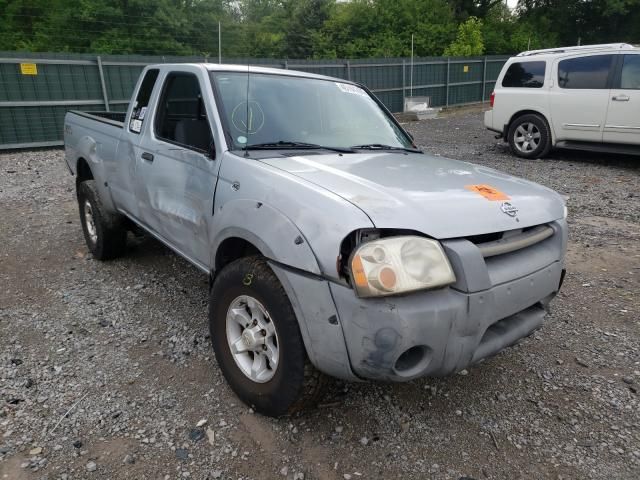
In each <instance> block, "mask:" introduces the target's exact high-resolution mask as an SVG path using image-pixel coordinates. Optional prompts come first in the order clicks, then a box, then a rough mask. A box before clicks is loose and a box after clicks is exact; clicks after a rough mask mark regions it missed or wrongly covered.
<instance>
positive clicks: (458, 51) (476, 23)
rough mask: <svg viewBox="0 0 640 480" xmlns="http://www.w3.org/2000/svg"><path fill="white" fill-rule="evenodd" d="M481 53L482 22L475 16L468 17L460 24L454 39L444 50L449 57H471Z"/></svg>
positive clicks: (482, 48) (482, 43)
mask: <svg viewBox="0 0 640 480" xmlns="http://www.w3.org/2000/svg"><path fill="white" fill-rule="evenodd" d="M483 53H484V40H483V39H482V22H481V21H480V20H478V19H477V18H476V17H469V18H468V19H467V21H465V22H464V23H461V24H460V26H459V27H458V35H457V36H456V39H455V40H454V41H453V42H452V43H451V44H450V45H449V46H448V47H447V48H446V49H445V51H444V54H445V55H448V56H450V57H473V56H475V55H482V54H483Z"/></svg>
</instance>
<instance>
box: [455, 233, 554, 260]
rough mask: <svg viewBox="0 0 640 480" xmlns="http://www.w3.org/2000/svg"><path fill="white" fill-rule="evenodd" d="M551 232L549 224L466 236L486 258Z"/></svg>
mask: <svg viewBox="0 0 640 480" xmlns="http://www.w3.org/2000/svg"><path fill="white" fill-rule="evenodd" d="M553 234H554V229H553V228H552V227H551V226H549V225H537V226H534V227H528V228H522V229H519V230H509V231H507V232H498V233H490V234H487V235H476V236H474V237H467V240H469V241H470V242H472V243H474V244H475V245H476V246H477V247H478V249H479V250H480V253H481V254H482V256H483V257H485V258H488V257H495V256H497V255H504V254H506V253H511V252H516V251H518V250H522V249H523V248H527V247H530V246H532V245H535V244H536V243H540V242H542V241H543V240H546V239H547V238H549V237H551V236H552V235H553Z"/></svg>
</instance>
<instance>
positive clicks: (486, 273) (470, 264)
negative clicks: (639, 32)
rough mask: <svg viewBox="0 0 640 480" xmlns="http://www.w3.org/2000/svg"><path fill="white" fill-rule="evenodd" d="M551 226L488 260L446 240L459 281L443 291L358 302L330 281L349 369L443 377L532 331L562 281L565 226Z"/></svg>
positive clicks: (378, 376) (364, 374)
mask: <svg viewBox="0 0 640 480" xmlns="http://www.w3.org/2000/svg"><path fill="white" fill-rule="evenodd" d="M554 229H556V235H554V236H553V237H551V238H549V239H547V240H545V241H544V242H542V243H540V244H537V245H535V246H534V247H530V248H528V249H525V250H523V251H520V252H514V253H511V254H508V255H504V256H502V257H495V258H492V259H483V258H481V257H480V256H479V254H478V253H477V252H476V250H477V249H475V247H470V246H469V245H470V244H468V242H466V241H457V240H456V241H452V242H443V245H444V246H445V249H446V250H447V251H448V254H449V258H450V259H452V266H453V268H454V271H455V272H456V277H457V278H458V282H456V284H454V285H452V286H451V287H448V288H443V289H439V290H432V291H424V292H417V293H412V294H409V295H405V296H399V297H386V298H374V299H372V298H367V299H361V298H358V297H356V296H355V295H354V292H353V290H351V289H349V288H347V287H344V286H340V285H337V284H331V285H330V288H331V293H332V296H333V300H334V302H335V305H336V310H337V312H338V316H339V319H340V323H341V325H342V330H343V333H344V338H345V344H346V347H347V350H348V354H349V360H350V363H351V369H352V371H353V372H354V373H355V374H356V375H357V376H358V377H360V378H366V379H374V380H392V381H408V380H411V379H414V378H417V377H421V376H426V375H429V376H443V375H448V374H451V373H455V372H457V371H459V370H462V369H464V368H466V367H468V366H469V365H471V364H473V363H475V362H478V361H480V360H482V359H483V358H487V357H489V356H491V355H494V354H496V353H498V352H499V351H500V350H502V349H504V348H505V347H508V346H510V345H513V344H514V343H516V342H518V341H519V340H520V339H522V338H524V337H526V336H528V335H530V334H531V333H532V332H533V331H534V330H536V329H538V328H539V327H540V326H541V325H542V322H543V319H544V316H545V313H546V310H545V309H546V307H547V305H548V303H549V302H550V301H551V299H552V298H553V297H554V296H555V295H556V294H557V292H558V290H559V288H560V285H561V281H562V278H563V273H564V270H563V256H564V251H565V248H566V224H565V223H564V222H556V223H555V224H554ZM474 249H475V250H474Z"/></svg>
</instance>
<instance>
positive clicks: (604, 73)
mask: <svg viewBox="0 0 640 480" xmlns="http://www.w3.org/2000/svg"><path fill="white" fill-rule="evenodd" d="M613 59H614V56H613V55H591V56H588V57H576V58H568V59H566V60H561V61H560V62H559V63H558V86H559V87H560V88H564V89H568V90H585V89H589V90H602V89H607V88H609V87H608V85H609V77H610V75H611V70H612V69H611V66H612V65H613Z"/></svg>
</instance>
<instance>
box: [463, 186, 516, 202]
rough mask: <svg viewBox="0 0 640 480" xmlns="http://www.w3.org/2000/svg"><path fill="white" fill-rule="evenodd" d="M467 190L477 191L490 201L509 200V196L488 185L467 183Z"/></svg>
mask: <svg viewBox="0 0 640 480" xmlns="http://www.w3.org/2000/svg"><path fill="white" fill-rule="evenodd" d="M464 188H466V189H467V190H471V191H472V192H476V193H479V194H480V195H482V196H483V197H484V198H486V199H487V200H491V201H494V202H496V201H499V200H509V196H508V195H506V194H504V193H502V192H501V191H500V190H497V189H495V188H493V187H491V186H489V185H467V186H466V187H464Z"/></svg>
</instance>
